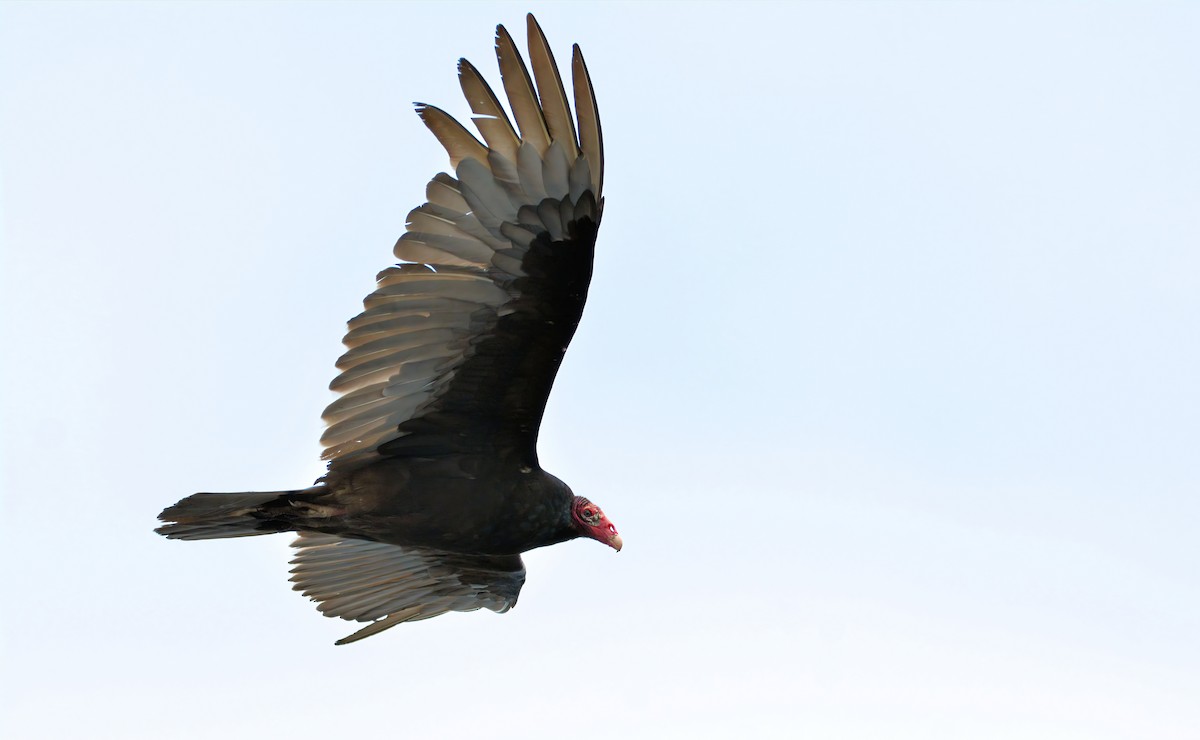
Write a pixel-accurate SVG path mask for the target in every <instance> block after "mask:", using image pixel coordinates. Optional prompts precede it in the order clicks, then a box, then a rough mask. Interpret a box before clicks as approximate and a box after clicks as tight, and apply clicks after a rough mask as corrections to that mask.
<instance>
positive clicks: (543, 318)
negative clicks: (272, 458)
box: [156, 15, 621, 644]
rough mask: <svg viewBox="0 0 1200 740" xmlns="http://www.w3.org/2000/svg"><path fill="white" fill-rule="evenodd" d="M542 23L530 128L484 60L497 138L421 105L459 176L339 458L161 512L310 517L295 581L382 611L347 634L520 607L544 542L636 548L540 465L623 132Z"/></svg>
mask: <svg viewBox="0 0 1200 740" xmlns="http://www.w3.org/2000/svg"><path fill="white" fill-rule="evenodd" d="M527 27H528V36H529V57H530V65H531V67H532V70H533V74H532V77H531V76H530V73H529V69H528V68H527V67H526V66H525V62H524V60H523V59H522V58H521V54H520V52H519V51H518V50H517V47H516V46H515V45H514V43H513V40H512V37H511V36H509V34H508V32H507V31H506V30H505V29H504V26H499V27H497V29H496V56H497V58H498V59H499V63H500V74H501V77H502V79H503V85H504V93H505V95H506V97H507V98H508V103H509V107H510V108H511V110H512V115H513V118H514V119H515V120H516V126H514V125H513V122H512V119H510V118H509V116H508V114H507V113H506V112H505V110H504V108H503V107H502V106H501V104H500V101H499V99H498V98H497V97H496V95H495V93H494V92H493V91H492V89H491V88H490V87H489V86H488V84H487V82H486V81H484V78H483V76H482V75H480V73H479V72H478V70H476V68H475V67H474V66H472V65H471V63H470V62H468V61H467V60H465V59H462V60H460V61H459V65H458V72H459V81H460V83H461V84H462V90H463V93H464V95H465V96H466V98H467V102H468V103H469V104H470V107H471V111H472V114H473V115H472V120H473V122H474V124H475V126H476V128H478V130H479V133H480V134H481V135H482V137H483V141H482V142H481V141H479V140H478V139H476V138H475V136H474V135H472V134H471V133H470V132H468V130H467V129H466V128H464V127H463V126H462V125H461V124H460V123H459V122H458V121H456V120H455V119H454V118H452V117H451V116H449V115H448V114H446V113H445V112H443V111H441V110H439V109H438V108H435V107H433V106H430V105H424V104H417V113H418V114H419V115H420V116H421V119H422V120H423V121H424V122H425V124H426V126H428V127H429V129H430V131H432V132H433V134H434V136H436V137H437V139H438V141H439V142H441V144H442V146H444V147H445V148H446V151H447V152H448V153H449V155H450V163H451V166H452V168H453V170H454V175H453V176H451V175H448V174H445V173H441V174H438V175H436V176H435V177H434V178H433V179H432V180H431V181H430V182H429V185H428V186H427V187H426V190H425V194H426V198H427V199H428V202H427V203H425V204H423V205H421V206H419V207H418V208H416V209H414V210H413V211H412V212H411V213H409V215H408V222H407V229H406V231H405V233H404V235H403V236H401V237H400V240H399V241H398V242H397V243H396V247H395V250H394V254H395V256H396V257H397V258H398V259H399V260H401V263H400V264H398V265H395V266H393V267H389V268H387V269H386V270H384V271H383V272H381V273H379V276H378V287H377V288H376V289H375V291H374V292H373V293H371V294H370V295H369V296H367V297H366V299H365V300H364V301H363V304H364V310H363V312H362V313H360V314H359V315H358V316H356V317H354V318H353V319H351V320H350V323H349V331H348V332H347V334H346V336H345V339H344V340H343V341H344V343H345V345H346V348H347V349H346V352H345V354H343V355H342V356H341V358H340V359H339V360H338V363H337V367H338V369H339V370H340V374H339V375H338V376H337V378H335V379H334V381H333V383H332V384H331V385H330V388H331V389H332V390H334V391H336V392H337V393H338V398H337V400H335V401H334V402H333V403H331V404H330V405H329V407H328V408H326V409H325V414H324V420H325V423H326V425H327V429H326V430H325V433H324V435H323V436H322V438H321V443H322V445H323V446H324V454H323V455H322V458H323V459H324V460H326V461H327V463H328V470H327V471H326V473H325V474H324V475H323V476H322V477H321V478H320V479H318V480H317V482H316V483H315V484H314V485H312V486H310V487H308V488H303V489H299V490H292V491H271V492H248V493H197V494H193V495H191V496H188V497H187V498H185V499H183V500H182V501H180V502H179V503H177V504H175V505H174V506H170V507H168V508H167V509H165V510H164V511H163V512H162V513H161V514H160V515H159V519H161V520H162V521H163V522H165V524H163V525H162V526H160V527H159V528H158V529H157V530H156V531H158V532H159V533H160V534H163V535H166V536H167V537H170V538H173V539H183V540H202V539H219V538H224V537H244V536H249V535H260V534H271V533H275V532H297V533H298V534H299V536H298V537H297V538H296V540H295V542H293V543H292V545H293V547H295V548H296V555H295V558H294V559H293V560H292V565H293V566H294V567H293V568H292V571H291V573H292V578H291V580H292V582H293V583H294V588H295V589H296V590H298V591H301V592H303V594H304V595H305V596H308V597H310V598H311V599H312V600H313V601H315V602H317V604H318V608H319V609H320V610H321V611H322V612H323V613H324V614H325V615H326V616H330V617H341V618H342V619H346V620H352V621H357V622H366V623H367V624H366V626H364V627H363V628H362V629H360V630H358V631H357V632H355V633H353V634H351V635H349V636H348V637H346V638H343V639H342V640H339V641H338V644H344V643H348V642H353V641H355V640H359V639H362V638H364V637H367V636H370V635H373V634H375V633H377V632H381V631H383V630H385V629H388V628H389V627H393V626H395V625H397V624H400V623H401V622H409V621H413V620H418V619H427V618H429V617H435V616H438V615H440V614H445V613H446V612H450V611H473V610H475V609H479V608H482V607H486V608H488V609H491V610H493V611H497V612H504V611H507V610H508V609H510V608H511V607H512V606H513V605H514V604H516V602H517V595H518V593H519V592H520V590H521V586H522V584H523V583H524V582H525V566H524V564H523V563H522V561H521V553H523V552H526V551H528V550H532V549H534V548H538V547H545V546H546V545H553V544H556V543H559V542H564V541H566V540H571V539H575V538H576V537H589V538H591V539H594V540H598V541H600V542H602V543H604V544H606V545H608V546H609V547H612V548H613V549H614V550H618V551H619V550H620V549H621V537H620V535H618V534H617V530H616V527H614V526H613V524H612V523H611V522H610V521H609V520H608V517H606V516H605V514H604V512H603V511H601V510H600V507H598V506H596V505H595V504H593V503H592V502H590V501H588V500H587V499H585V498H583V497H581V496H576V495H575V494H574V493H572V491H571V489H570V488H569V487H567V485H566V484H565V483H563V482H562V481H560V480H559V479H558V478H555V477H554V476H553V475H550V474H549V473H547V472H545V471H544V470H542V468H541V466H540V465H539V464H538V456H537V439H538V428H539V426H540V425H541V421H542V413H543V411H544V410H545V407H546V399H547V397H548V396H549V394H550V388H551V385H552V384H553V383H554V377H555V374H556V373H557V372H558V367H559V365H560V364H561V362H562V359H563V355H564V353H565V352H566V349H567V345H568V344H569V343H570V341H571V337H572V335H574V333H575V329H576V327H577V326H578V324H579V318H580V316H581V314H582V312H583V305H584V301H585V300H586V298H587V291H588V284H589V283H590V281H591V277H592V256H593V250H594V247H595V242H596V230H597V228H598V227H599V225H600V216H601V214H602V212H603V209H604V200H603V197H602V189H603V184H604V147H603V143H602V138H601V133H600V118H599V113H598V111H597V108H596V99H595V95H594V94H593V91H592V82H591V78H590V77H589V76H588V71H587V67H586V66H585V64H584V61H583V54H582V53H581V52H580V50H579V46H578V45H576V46H575V47H574V49H573V53H572V57H571V82H572V84H571V88H572V93H573V98H574V103H575V105H574V110H575V115H574V116H572V112H571V105H570V103H569V102H568V99H567V92H566V90H565V89H564V87H563V82H562V78H561V77H560V76H559V72H558V67H557V65H556V64H555V61H554V56H553V55H552V54H551V52H550V47H549V46H548V44H547V43H546V38H545V36H544V35H543V34H542V30H541V28H540V27H539V26H538V24H537V21H536V20H535V19H534V17H533V16H532V15H530V16H528V17H527ZM576 121H577V122H578V126H577V125H576Z"/></svg>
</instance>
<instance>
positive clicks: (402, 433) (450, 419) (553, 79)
mask: <svg viewBox="0 0 1200 740" xmlns="http://www.w3.org/2000/svg"><path fill="white" fill-rule="evenodd" d="M528 30H529V48H530V60H531V62H532V65H533V78H532V79H531V78H530V75H529V72H528V70H527V69H526V67H525V63H524V61H523V60H522V59H521V55H520V53H519V52H518V51H517V49H516V47H515V46H514V44H513V41H512V38H511V37H510V36H509V35H508V32H507V31H505V29H504V27H503V26H500V27H498V28H497V32H496V54H497V57H498V59H499V62H500V70H501V75H502V77H503V80H504V90H505V93H506V95H507V97H508V101H509V105H510V106H511V108H512V111H513V116H514V117H515V118H516V121H517V128H516V129H514V127H513V125H512V123H511V122H510V120H509V118H508V115H507V114H506V113H505V111H504V109H503V108H502V107H501V105H500V102H499V100H498V99H497V98H496V96H495V94H494V93H493V92H492V90H491V88H490V87H488V84H487V83H486V82H485V81H484V80H483V77H481V76H480V74H479V72H478V71H476V69H475V67H473V66H472V65H471V64H470V63H469V62H467V61H466V60H465V59H464V60H461V61H460V62H459V79H460V82H461V83H462V89H463V93H464V94H465V95H466V98H467V101H468V102H469V103H470V106H471V110H472V112H473V113H474V116H473V121H474V122H475V125H476V127H477V128H478V129H479V131H480V133H481V134H482V136H483V140H484V142H486V143H482V142H480V141H479V140H477V139H476V138H475V137H474V136H472V135H471V134H470V133H469V132H468V131H467V130H466V129H465V128H464V127H463V126H462V125H460V124H459V123H458V122H457V121H455V120H454V119H453V118H451V117H450V116H449V115H447V114H446V113H444V112H442V111H441V110H438V109H437V108H434V107H432V106H426V105H420V104H418V106H417V111H418V113H419V114H420V115H421V118H422V119H423V120H424V121H425V123H426V125H427V126H428V127H429V129H430V130H431V131H433V133H434V135H435V136H436V137H437V138H438V140H439V141H440V142H441V143H442V145H443V146H445V148H446V151H447V152H449V154H450V161H451V164H452V165H453V167H454V168H455V174H456V176H455V177H451V176H449V175H447V174H444V173H443V174H439V175H437V176H436V177H434V178H433V180H432V181H431V182H430V183H429V185H428V187H427V188H426V197H427V198H428V199H429V201H428V202H427V203H425V204H424V205H422V206H421V207H419V208H417V209H415V210H414V211H412V212H411V213H410V214H409V216H408V230H407V233H405V234H404V235H403V236H402V237H401V238H400V240H399V242H397V244H396V248H395V255H396V256H397V257H398V258H399V259H401V260H405V261H407V262H409V263H412V264H401V265H399V266H396V267H391V268H388V269H387V270H384V271H383V272H381V273H380V274H379V286H378V288H377V289H376V291H375V292H374V293H372V294H371V295H369V296H368V297H367V298H366V300H365V301H364V306H365V310H364V311H363V313H361V314H359V315H358V316H357V317H355V318H354V319H352V320H351V321H350V331H349V333H348V334H347V335H346V337H345V340H344V341H345V344H346V346H347V348H348V349H347V351H346V353H345V354H344V355H342V357H341V359H340V360H339V361H338V368H339V369H340V370H341V371H342V372H341V374H340V375H339V376H338V377H337V378H336V379H335V380H334V381H333V383H332V384H331V386H330V387H331V388H332V389H333V390H335V391H337V392H338V393H340V394H341V397H340V398H338V399H337V400H336V401H334V402H333V403H332V404H330V406H329V407H328V408H327V409H326V410H325V414H324V418H325V421H326V423H327V424H328V429H326V431H325V434H324V436H323V437H322V440H321V441H322V444H323V445H324V446H325V452H324V455H323V457H324V459H326V460H328V461H329V467H330V470H331V472H332V471H336V470H338V469H339V468H342V469H344V468H348V467H355V466H358V465H361V464H365V463H368V462H371V461H373V460H376V459H378V458H379V457H381V456H388V455H397V456H406V455H422V456H425V455H436V454H443V453H448V452H483V451H493V450H497V449H505V450H507V451H510V452H515V453H516V454H517V455H519V456H520V457H522V458H523V459H524V460H526V461H527V462H528V463H530V464H536V462H537V456H536V455H537V453H536V442H537V431H538V427H539V425H540V423H541V418H542V413H543V411H544V409H545V405H546V399H547V397H548V396H549V393H550V387H551V385H552V384H553V382H554V376H555V374H556V372H557V370H558V366H559V364H560V363H561V361H562V357H563V354H564V353H565V352H566V348H567V344H568V343H569V342H570V340H571V337H572V335H573V334H574V333H575V328H576V326H577V325H578V323H579V318H580V315H581V314H582V311H583V304H584V301H585V299H586V297H587V289H588V284H589V282H590V281H591V273H592V254H593V246H594V244H595V239H596V229H597V227H598V225H599V223H600V215H601V210H602V204H603V201H602V198H601V188H602V184H603V168H604V152H603V143H602V139H601V132H600V119H599V116H598V113H597V109H596V101H595V96H594V95H593V92H592V84H591V80H590V78H589V77H588V73H587V68H586V66H585V65H584V61H583V56H582V54H581V53H580V51H579V47H578V46H576V47H574V53H573V57H572V64H571V67H572V79H573V87H574V98H575V110H576V112H577V121H578V135H577V134H576V127H575V122H574V121H573V120H572V117H571V114H570V105H569V104H568V102H567V98H566V93H565V91H564V89H563V84H562V80H561V78H560V77H559V74H558V69H557V67H556V66H555V63H554V57H553V55H552V54H551V53H550V49H549V46H548V45H547V44H546V40H545V37H544V36H543V35H542V31H541V29H540V28H539V27H538V25H537V22H536V21H535V20H534V18H533V16H532V15H530V16H528ZM535 83H536V92H535ZM518 131H519V133H518Z"/></svg>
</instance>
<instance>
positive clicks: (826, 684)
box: [0, 2, 1200, 740]
mask: <svg viewBox="0 0 1200 740" xmlns="http://www.w3.org/2000/svg"><path fill="white" fill-rule="evenodd" d="M530 9H532V10H534V11H535V12H536V13H537V15H538V17H539V20H540V21H541V23H542V26H543V28H544V29H545V31H546V34H547V36H548V38H549V39H550V41H551V44H552V45H553V48H554V50H555V52H556V54H557V56H558V58H559V60H560V62H562V61H564V60H566V59H568V58H569V50H570V44H571V43H572V42H578V43H580V44H581V45H582V46H583V48H584V51H585V53H586V57H587V60H588V64H589V66H590V68H591V71H592V74H593V79H594V82H595V87H596V91H597V95H598V98H599V103H600V111H601V114H602V118H603V122H604V134H605V144H606V153H607V172H606V177H605V196H606V198H607V206H606V210H605V219H604V224H603V227H602V229H601V233H600V242H599V245H598V247H597V252H596V272H595V278H594V282H593V287H592V291H591V297H590V302H589V304H588V307H587V311H586V313H585V316H584V320H583V323H582V325H581V327H580V330H579V333H578V335H577V336H576V339H575V342H574V344H573V345H572V348H571V351H570V352H569V353H568V355H567V360H566V363H565V365H564V367H563V370H562V372H561V374H560V377H559V380H558V383H557V385H556V388H555V391H554V394H553V396H552V398H551V403H550V407H549V409H548V413H547V418H546V422H545V424H544V427H543V433H542V444H541V454H542V462H543V465H545V467H546V468H547V469H548V470H550V471H551V472H554V473H555V474H556V475H558V476H559V477H561V478H563V479H564V480H566V481H567V482H568V483H570V484H571V485H572V487H573V488H574V489H575V491H576V492H577V493H579V494H581V495H585V496H588V497H589V498H591V499H593V500H594V501H596V502H597V503H599V504H601V505H602V506H603V507H604V509H605V511H606V512H607V513H608V514H609V515H610V516H611V517H612V519H613V520H614V521H615V522H616V524H617V526H618V527H619V528H620V530H621V534H622V535H623V536H624V539H625V542H626V547H625V549H624V551H622V552H621V553H620V554H619V555H616V554H614V553H613V552H612V551H611V550H608V549H607V548H604V547H602V546H600V545H598V544H597V543H594V542H590V541H577V542H572V543H567V544H564V545H560V546H556V547H553V548H549V549H546V550H540V551H535V552H533V553H530V554H529V555H528V556H527V557H526V562H527V566H528V569H529V577H528V581H527V584H526V586H525V589H524V591H523V592H522V594H521V601H520V604H519V605H518V606H517V608H516V609H514V610H513V611H512V612H510V613H508V614H506V615H503V616H496V615H494V614H491V613H490V612H476V613H471V614H452V615H448V616H445V617H441V618H438V619H435V620H431V621H428V622H421V623H416V624H408V625H402V626H400V627H397V628H395V629H392V630H390V631H388V632H386V633H384V634H382V635H380V636H377V637H372V638H371V639H369V640H366V641H364V642H361V643H357V644H354V645H351V646H348V647H334V646H333V641H334V640H335V639H337V638H339V637H341V636H344V635H346V634H349V633H350V632H351V631H353V629H354V626H353V625H352V624H351V623H347V622H343V621H341V620H332V619H326V618H323V617H322V616H320V614H319V613H318V612H317V611H316V610H315V608H314V605H312V604H311V603H308V602H306V601H305V600H304V599H303V598H302V597H300V596H299V595H298V594H296V593H294V592H292V591H291V590H290V587H289V586H290V584H288V583H287V580H286V578H287V575H286V571H287V566H286V562H287V560H288V558H289V552H288V550H289V548H288V545H287V543H288V541H289V539H290V538H289V537H287V536H276V537H263V538H252V539H242V540H233V541H224V542H200V543H185V542H171V541H167V540H164V539H162V538H161V537H159V536H157V535H155V534H154V533H153V531H152V529H153V527H154V525H155V516H156V515H157V513H158V512H159V511H160V510H161V509H162V508H163V507H164V506H166V505H168V504H171V503H173V502H175V501H176V500H177V499H179V498H181V497H183V496H185V495H187V494H189V493H192V492H194V491H198V490H215V491H220V490H233V491H239V490H254V489H258V490H271V489H279V488H293V487H300V486H304V485H306V484H308V483H309V482H311V481H312V480H313V479H314V478H316V477H317V476H318V475H319V474H320V473H321V471H322V466H321V465H320V462H319V459H318V458H319V453H320V449H319V446H318V443H317V440H318V438H319V436H320V433H321V424H320V413H321V410H322V409H323V408H324V407H325V405H326V404H327V403H328V402H329V400H330V398H331V395H330V393H329V391H328V390H327V389H326V386H327V384H328V382H329V380H330V379H332V377H333V375H334V367H333V362H334V360H335V359H336V358H337V356H338V355H339V354H340V351H341V345H340V343H339V340H340V338H341V336H342V333H343V329H344V322H345V321H346V320H347V319H348V318H350V317H351V316H353V315H354V314H355V313H357V312H358V311H359V310H360V306H361V303H360V301H361V299H362V297H363V296H364V295H366V294H367V293H368V292H370V290H371V289H372V284H373V276H374V275H375V273H376V272H377V271H378V270H380V269H382V268H384V267H386V266H387V265H389V264H391V263H392V257H391V247H392V244H393V243H394V241H395V239H396V237H397V236H399V234H400V233H402V231H403V228H404V219H405V214H407V212H408V211H409V210H410V209H411V208H412V207H414V206H415V205H417V204H419V203H420V202H422V200H423V192H424V187H425V183H426V182H427V181H428V179H429V178H430V176H431V175H433V174H434V173H435V172H437V171H440V170H444V169H446V168H447V166H448V165H447V163H446V160H445V155H444V153H443V152H442V150H441V149H440V147H439V146H438V144H437V143H436V141H435V140H434V138H433V137H432V136H431V135H430V134H429V133H428V132H427V131H426V130H425V129H424V127H423V126H422V124H421V123H420V121H419V119H418V118H417V116H416V115H414V114H413V112H412V109H411V102H412V101H424V102H429V103H432V104H436V105H439V106H441V107H444V108H445V109H447V110H448V111H450V112H451V113H453V114H456V115H460V116H461V115H465V114H466V113H467V112H468V109H467V106H466V104H465V103H464V102H463V100H462V96H461V94H460V92H459V90H458V85H457V81H456V77H455V62H456V60H457V59H458V58H459V57H460V56H466V57H468V58H470V59H472V60H473V61H474V62H475V63H476V65H477V66H478V67H479V68H480V69H481V70H483V71H484V72H485V74H487V75H488V77H489V79H490V80H492V81H493V84H494V85H496V86H498V81H499V76H498V74H496V72H495V63H494V57H493V52H492V38H493V29H494V25H495V24H496V23H498V22H503V23H505V24H507V25H508V27H509V28H510V30H512V32H513V35H514V36H515V37H516V38H517V39H518V41H519V42H520V43H522V44H523V43H524V37H525V31H524V12H525V11H526V10H530ZM1197 38H1200V6H1198V5H1196V4H1193V3H1177V4H1155V3H1136V4H1134V3H1084V2H1073V3H1040V4H1034V3H962V4H959V3H948V2H923V3H900V2H896V3H884V2H876V3H865V2H864V3H805V4H794V5H785V4H770V5H768V4H745V3H741V4H738V5H725V4H693V3H688V4H683V3H677V4H643V5H636V6H635V5H631V4H617V5H596V4H593V5H588V4H583V3H573V4H563V5H552V4H543V3H529V4H504V3H497V4H483V3H480V4H453V5H452V4H449V3H447V4H442V5H388V4H382V3H371V4H358V5H351V4H338V5H325V4H303V5H289V4H283V3H272V4H259V5H241V4H232V3H220V4H217V3H204V4H177V3H169V4H163V3H160V4H142V3H139V4H128V5H105V4H100V3H88V4H70V3H36V4H35V3H3V4H0V239H2V242H0V244H2V252H0V300H2V301H3V306H2V314H0V315H2V317H3V336H2V338H0V341H2V345H0V346H2V347H3V354H4V360H3V363H2V368H0V372H2V373H3V378H2V381H3V382H2V384H0V385H2V392H3V400H2V406H0V436H2V438H0V455H2V459H0V476H2V477H0V560H2V564H0V568H2V572H0V577H2V578H3V580H4V582H5V587H4V593H3V596H2V597H0V605H2V613H3V616H2V617H0V664H2V665H3V669H2V672H3V685H2V686H0V696H2V698H0V717H2V719H0V735H3V736H4V737H10V738H22V739H25V738H28V739H37V738H77V737H88V738H96V739H97V740H100V739H104V738H114V739H115V738H121V739H123V740H124V739H134V738H155V739H158V738H163V737H171V738H212V737H226V738H266V737H288V738H292V739H293V740H305V739H307V738H330V737H355V736H357V737H365V736H378V737H400V738H404V737H414V738H417V737H427V738H441V737H446V738H453V737H489V738H514V739H516V738H559V737H578V738H604V739H606V740H608V739H610V738H612V737H630V738H675V737H678V738H731V737H756V738H794V737H812V738H821V739H822V740H843V739H846V740H849V739H853V738H883V739H886V740H901V739H903V738H914V739H919V740H937V739H940V738H946V739H950V738H955V739H958V738H972V739H973V740H987V739H989V738H1022V740H1035V739H1038V738H1053V739H1054V740H1071V739H1074V738H1081V739H1082V738H1087V739H1088V740H1096V739H1107V738H1156V739H1160V740H1165V739H1173V738H1196V737H1197V736H1198V735H1197V733H1198V732H1200V731H1198V730H1197V728H1200V704H1198V703H1197V702H1196V697H1197V696H1200V639H1197V635H1198V634H1200V557H1198V555H1200V547H1198V545H1197V542H1198V537H1197V527H1198V524H1200V390H1198V389H1197V378H1200V136H1197V132H1198V131H1200V97H1198V96H1197V91H1198V90H1200V45H1197V43H1196V39H1197Z"/></svg>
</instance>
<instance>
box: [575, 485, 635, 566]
mask: <svg viewBox="0 0 1200 740" xmlns="http://www.w3.org/2000/svg"><path fill="white" fill-rule="evenodd" d="M571 519H572V521H573V522H574V523H575V527H576V528H577V529H578V530H579V531H580V532H582V533H583V535H584V536H585V537H591V538H592V539H593V540H596V541H597V542H603V543H604V544H606V545H608V546H609V547H611V548H612V549H614V550H616V551H617V552H620V551H621V546H622V545H623V544H624V543H623V542H621V535H619V534H617V528H616V527H614V526H613V523H612V522H610V521H609V520H608V517H606V516H605V515H604V512H603V511H601V510H600V507H599V506H596V505H595V504H593V503H592V502H591V501H588V500H587V499H586V498H584V497H582V496H576V497H575V505H574V506H572V507H571Z"/></svg>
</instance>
